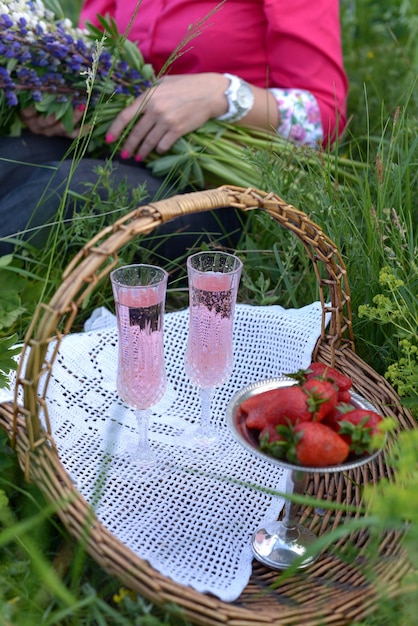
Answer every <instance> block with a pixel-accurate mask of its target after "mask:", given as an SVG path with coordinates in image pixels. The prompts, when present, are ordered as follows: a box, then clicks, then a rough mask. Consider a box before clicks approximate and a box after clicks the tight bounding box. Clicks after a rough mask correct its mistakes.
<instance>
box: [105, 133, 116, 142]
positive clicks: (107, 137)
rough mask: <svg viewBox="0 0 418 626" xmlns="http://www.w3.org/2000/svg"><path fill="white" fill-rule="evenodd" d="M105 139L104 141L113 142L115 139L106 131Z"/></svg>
mask: <svg viewBox="0 0 418 626" xmlns="http://www.w3.org/2000/svg"><path fill="white" fill-rule="evenodd" d="M105 139H106V143H113V142H114V141H115V138H114V136H113V135H112V134H111V133H107V135H106V137H105Z"/></svg>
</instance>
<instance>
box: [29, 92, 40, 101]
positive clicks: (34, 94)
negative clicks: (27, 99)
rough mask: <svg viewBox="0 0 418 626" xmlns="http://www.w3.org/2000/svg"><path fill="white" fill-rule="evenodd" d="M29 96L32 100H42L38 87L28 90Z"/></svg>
mask: <svg viewBox="0 0 418 626" xmlns="http://www.w3.org/2000/svg"><path fill="white" fill-rule="evenodd" d="M30 95H31V98H32V100H33V101H34V102H40V101H41V100H42V93H41V92H40V91H39V89H34V90H33V91H31V92H30Z"/></svg>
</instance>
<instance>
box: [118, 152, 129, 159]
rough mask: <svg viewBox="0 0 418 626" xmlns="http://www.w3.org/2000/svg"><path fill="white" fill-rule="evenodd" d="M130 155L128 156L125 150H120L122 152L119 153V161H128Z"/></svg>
mask: <svg viewBox="0 0 418 626" xmlns="http://www.w3.org/2000/svg"><path fill="white" fill-rule="evenodd" d="M130 156H131V155H130V154H129V152H128V151H127V150H122V152H121V153H120V158H121V159H129V157H130Z"/></svg>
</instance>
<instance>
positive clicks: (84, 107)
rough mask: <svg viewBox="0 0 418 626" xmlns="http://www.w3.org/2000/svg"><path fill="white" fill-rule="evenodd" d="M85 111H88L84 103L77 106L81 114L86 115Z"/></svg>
mask: <svg viewBox="0 0 418 626" xmlns="http://www.w3.org/2000/svg"><path fill="white" fill-rule="evenodd" d="M85 110H86V105H85V104H83V103H82V102H81V103H80V104H78V105H77V111H80V112H81V113H84V111H85Z"/></svg>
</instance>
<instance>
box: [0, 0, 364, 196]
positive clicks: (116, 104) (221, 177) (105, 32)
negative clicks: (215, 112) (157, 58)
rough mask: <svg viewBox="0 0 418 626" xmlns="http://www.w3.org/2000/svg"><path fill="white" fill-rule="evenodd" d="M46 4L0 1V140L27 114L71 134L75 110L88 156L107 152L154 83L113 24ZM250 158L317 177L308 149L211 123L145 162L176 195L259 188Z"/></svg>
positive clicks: (315, 157) (316, 162)
mask: <svg viewBox="0 0 418 626" xmlns="http://www.w3.org/2000/svg"><path fill="white" fill-rule="evenodd" d="M48 1H49V2H50V3H51V2H53V7H54V11H52V10H50V9H49V8H47V7H46V6H45V4H44V3H43V1H42V0H0V135H3V136H5V135H12V136H18V135H19V134H20V133H21V131H22V128H23V123H22V121H21V119H20V117H19V111H20V110H21V109H23V108H25V107H28V106H33V107H34V108H35V109H36V110H37V111H38V112H39V113H41V114H45V115H48V114H52V113H53V114H55V116H56V118H57V119H59V120H61V121H62V123H63V124H64V126H65V128H66V130H67V131H68V132H69V133H71V132H72V131H73V129H74V127H73V113H74V109H75V108H79V109H80V110H83V111H84V117H83V121H82V124H83V127H84V128H85V129H88V133H87V140H88V145H87V150H88V151H90V152H92V151H93V150H97V149H98V148H100V147H103V146H105V136H106V132H107V130H108V128H109V126H110V124H111V122H112V121H113V119H114V118H115V117H116V115H117V114H118V113H119V112H120V111H121V110H122V109H124V108H125V107H126V106H127V105H128V104H129V103H130V102H132V100H133V99H134V98H135V97H137V96H138V95H139V94H140V93H141V92H143V91H144V90H146V89H148V88H149V87H150V86H151V85H152V84H154V83H155V80H156V77H155V74H154V71H153V68H152V66H151V65H149V64H146V63H144V59H143V57H142V55H141V52H140V51H139V49H138V47H137V46H136V45H135V44H134V43H132V42H130V41H129V40H127V39H126V37H124V36H122V35H121V34H119V32H118V30H117V27H116V25H115V23H114V22H113V21H109V20H106V19H105V18H103V17H102V18H100V25H101V30H99V29H97V28H95V27H94V26H92V25H88V26H87V27H86V28H85V29H79V28H76V27H75V26H74V25H73V24H72V22H71V21H70V20H69V19H66V18H65V17H64V16H63V15H61V16H58V17H57V15H58V14H59V12H60V9H59V5H58V4H57V0H48ZM252 152H265V153H266V155H267V156H268V158H270V159H271V156H272V155H274V156H277V157H278V158H280V159H281V160H282V163H284V164H285V167H286V168H288V167H289V166H290V167H292V166H293V167H295V168H296V169H297V168H300V165H301V164H302V165H307V166H309V167H310V168H311V167H314V168H315V169H316V170H317V171H322V169H323V161H322V160H321V159H322V157H323V155H322V156H321V155H319V154H318V152H317V151H315V150H313V149H309V148H297V147H296V146H294V145H292V144H291V143H290V142H287V141H285V140H284V139H282V138H280V137H279V136H278V135H276V134H275V133H269V132H267V131H262V130H260V129H244V128H243V127H237V126H234V125H228V124H225V123H221V122H217V121H216V120H211V121H209V122H207V123H206V124H204V125H203V126H202V127H201V128H200V129H198V130H197V131H195V132H192V133H189V134H188V135H186V136H185V137H183V138H181V139H179V140H178V141H177V142H176V144H175V145H174V146H173V148H172V150H171V151H170V152H169V153H168V154H166V155H158V154H156V153H153V154H151V156H150V157H149V159H148V160H147V163H146V165H147V166H148V167H150V168H151V169H152V170H153V172H154V173H155V174H156V175H160V176H165V175H170V176H171V177H172V178H176V179H177V183H178V184H179V186H180V187H182V186H183V187H185V186H187V185H194V186H196V187H200V188H202V187H204V186H205V185H207V184H208V183H212V184H222V183H228V184H235V185H240V186H244V187H245V186H255V187H260V186H261V185H262V180H261V179H260V174H259V171H258V170H257V168H255V167H254V164H253V163H252V162H251V158H248V157H249V155H250V156H251V153H252ZM349 163H350V164H353V161H350V162H349ZM292 164H293V165H292ZM344 165H345V163H344V159H340V158H338V167H332V168H331V169H332V170H333V171H334V172H336V176H338V177H341V173H342V171H343V169H342V166H344Z"/></svg>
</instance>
